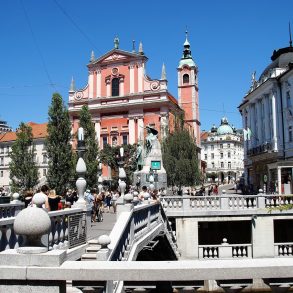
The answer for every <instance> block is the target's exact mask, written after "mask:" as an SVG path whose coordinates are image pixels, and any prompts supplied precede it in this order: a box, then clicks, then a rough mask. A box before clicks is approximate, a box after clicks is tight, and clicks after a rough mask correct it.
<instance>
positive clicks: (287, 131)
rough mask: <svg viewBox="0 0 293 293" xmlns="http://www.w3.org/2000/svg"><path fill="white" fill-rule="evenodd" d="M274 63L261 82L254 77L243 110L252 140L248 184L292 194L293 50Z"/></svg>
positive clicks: (247, 164)
mask: <svg viewBox="0 0 293 293" xmlns="http://www.w3.org/2000/svg"><path fill="white" fill-rule="evenodd" d="M271 60H272V63H271V64H269V65H268V67H267V68H266V69H265V70H264V71H263V73H262V74H261V75H260V77H259V79H258V80H256V79H255V72H254V73H253V74H252V82H251V86H250V89H249V91H248V93H247V94H246V95H245V97H244V98H243V100H242V102H241V104H240V106H239V110H240V113H241V115H242V123H243V128H245V129H248V128H249V129H250V130H251V133H252V136H251V138H250V139H249V140H246V142H245V155H244V168H245V179H246V183H247V184H252V185H253V186H254V188H255V189H258V188H267V189H269V190H270V191H276V192H279V193H292V183H291V182H292V180H291V178H292V170H293V169H292V168H293V107H292V96H293V88H292V87H293V47H292V41H290V45H289V47H286V48H281V49H279V50H277V51H276V50H275V51H274V52H273V55H272V57H271Z"/></svg>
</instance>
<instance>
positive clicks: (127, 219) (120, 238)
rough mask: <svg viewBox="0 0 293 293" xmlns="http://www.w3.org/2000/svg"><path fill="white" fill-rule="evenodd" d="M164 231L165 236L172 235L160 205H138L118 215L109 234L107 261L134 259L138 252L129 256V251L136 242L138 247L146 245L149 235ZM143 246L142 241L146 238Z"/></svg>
mask: <svg viewBox="0 0 293 293" xmlns="http://www.w3.org/2000/svg"><path fill="white" fill-rule="evenodd" d="M162 230H165V232H166V234H168V233H172V231H171V227H170V226H169V224H168V220H167V218H166V216H165V215H164V211H163V210H162V209H161V205H160V204H157V203H153V204H147V205H138V206H135V207H134V208H133V209H132V210H131V211H129V212H123V213H121V214H120V216H119V218H118V220H117V222H116V224H115V226H114V228H113V230H112V232H111V234H110V238H111V244H110V245H109V249H110V250H111V254H110V256H109V260H114V261H116V260H119V261H121V260H131V259H135V257H136V255H135V253H137V252H138V251H139V249H138V250H134V251H135V252H133V253H134V254H131V249H132V248H133V247H134V246H135V245H136V243H137V242H141V243H140V245H142V246H143V245H146V244H147V243H148V242H149V240H150V239H149V238H148V237H149V236H147V235H148V234H149V233H152V231H155V232H154V233H159V232H160V231H162ZM146 236H147V238H146V240H145V244H144V242H143V241H142V239H143V238H144V237H146ZM168 239H169V240H170V242H171V246H172V244H174V246H172V248H173V249H175V246H176V244H175V239H174V237H173V236H172V235H170V238H168ZM173 242H174V243H173Z"/></svg>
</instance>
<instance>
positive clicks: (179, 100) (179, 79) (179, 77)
mask: <svg viewBox="0 0 293 293" xmlns="http://www.w3.org/2000/svg"><path fill="white" fill-rule="evenodd" d="M177 83H178V103H179V106H180V107H182V105H181V88H180V86H181V74H180V71H178V75H177Z"/></svg>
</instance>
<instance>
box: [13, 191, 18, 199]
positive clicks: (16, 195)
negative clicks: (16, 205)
mask: <svg viewBox="0 0 293 293" xmlns="http://www.w3.org/2000/svg"><path fill="white" fill-rule="evenodd" d="M12 198H13V200H19V193H18V192H14V193H13V194H12Z"/></svg>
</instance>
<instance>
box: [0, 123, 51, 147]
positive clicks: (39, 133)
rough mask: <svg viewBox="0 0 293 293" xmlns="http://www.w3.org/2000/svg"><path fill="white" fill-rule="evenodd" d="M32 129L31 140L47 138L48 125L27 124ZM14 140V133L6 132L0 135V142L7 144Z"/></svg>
mask: <svg viewBox="0 0 293 293" xmlns="http://www.w3.org/2000/svg"><path fill="white" fill-rule="evenodd" d="M27 124H28V125H29V126H30V127H31V128H32V134H33V138H45V137H47V135H48V133H47V125H48V123H42V124H38V123H35V122H28V123H27ZM14 140H16V132H6V133H4V134H3V135H1V134H0V142H8V141H14Z"/></svg>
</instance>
